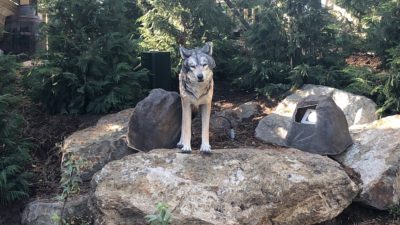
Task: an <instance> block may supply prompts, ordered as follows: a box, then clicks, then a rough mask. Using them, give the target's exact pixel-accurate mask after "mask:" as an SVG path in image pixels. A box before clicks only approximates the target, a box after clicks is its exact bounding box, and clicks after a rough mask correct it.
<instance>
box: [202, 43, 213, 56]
mask: <svg viewBox="0 0 400 225" xmlns="http://www.w3.org/2000/svg"><path fill="white" fill-rule="evenodd" d="M201 51H202V52H204V53H205V54H207V55H212V52H213V43H212V42H207V43H206V44H205V45H204V46H203V47H202V48H201Z"/></svg>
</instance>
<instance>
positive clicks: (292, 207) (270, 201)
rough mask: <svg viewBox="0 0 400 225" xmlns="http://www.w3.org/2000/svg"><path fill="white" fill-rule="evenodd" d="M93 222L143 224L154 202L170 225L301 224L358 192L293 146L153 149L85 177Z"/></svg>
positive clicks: (330, 164) (335, 168)
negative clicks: (166, 210)
mask: <svg viewBox="0 0 400 225" xmlns="http://www.w3.org/2000/svg"><path fill="white" fill-rule="evenodd" d="M91 185H92V193H91V201H90V202H91V211H92V213H93V215H94V218H95V224H96V225H100V224H119V225H131V224H146V223H145V219H144V216H145V215H148V214H153V213H155V205H156V204H157V203H159V202H164V203H166V204H168V205H169V206H170V209H171V210H172V211H173V212H172V218H173V223H172V224H174V225H187V224H191V225H193V224H198V225H200V224H215V225H234V224H235V225H237V224H242V225H245V224H266V225H269V224H271V225H272V224H274V225H279V224H286V225H289V224H290V225H308V224H315V223H318V222H322V221H325V220H329V219H332V218H334V217H336V216H337V215H338V214H339V213H341V212H342V210H343V209H344V208H346V207H347V206H348V205H349V204H350V203H351V202H352V200H353V198H354V197H355V196H356V195H357V193H358V187H357V185H355V184H354V182H353V181H352V180H351V179H350V178H349V177H348V176H347V174H346V173H345V172H344V171H343V170H342V168H341V166H340V165H339V164H338V163H337V162H335V161H333V160H331V159H329V158H327V157H323V156H320V155H315V154H310V153H305V152H302V151H299V150H295V149H284V148H282V149H264V150H256V149H224V150H215V151H214V153H213V154H212V155H211V156H204V155H201V154H199V153H197V151H195V152H194V153H193V154H191V155H188V154H180V153H177V151H176V150H167V149H160V150H153V151H151V152H149V153H147V154H145V153H139V154H135V155H130V156H126V157H124V158H123V159H121V160H117V161H113V162H110V163H109V164H107V165H106V166H105V167H104V168H103V169H102V170H101V171H99V172H98V173H96V174H95V176H93V179H92V184H91Z"/></svg>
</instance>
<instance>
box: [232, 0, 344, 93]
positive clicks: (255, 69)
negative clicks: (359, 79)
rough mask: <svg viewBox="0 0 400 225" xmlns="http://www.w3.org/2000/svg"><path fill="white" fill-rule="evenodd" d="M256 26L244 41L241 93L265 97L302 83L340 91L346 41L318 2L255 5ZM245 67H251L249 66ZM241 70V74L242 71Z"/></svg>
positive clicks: (264, 2)
mask: <svg viewBox="0 0 400 225" xmlns="http://www.w3.org/2000/svg"><path fill="white" fill-rule="evenodd" d="M252 7H258V9H259V10H260V13H259V16H258V20H257V23H255V24H253V25H252V28H251V29H250V30H249V31H248V32H247V33H246V35H245V41H246V42H245V44H246V47H247V48H248V49H249V50H250V51H249V52H248V53H247V55H244V56H243V57H242V58H241V59H242V61H243V63H242V64H240V63H237V64H236V65H245V66H242V68H241V69H242V71H241V74H240V76H239V77H238V78H237V79H236V80H235V82H234V83H235V84H237V85H238V86H239V87H241V88H245V89H254V90H256V91H258V92H259V93H261V94H264V95H267V96H269V97H272V96H276V95H279V94H282V93H284V92H286V91H288V90H289V89H290V88H292V89H295V88H298V87H300V86H301V85H303V84H304V83H312V84H322V85H329V86H335V87H336V86H340V85H341V84H342V83H343V80H344V79H342V77H341V73H340V72H339V71H340V66H341V65H343V62H344V60H343V54H344V52H343V51H342V52H340V51H338V49H340V48H341V47H342V45H343V44H345V43H347V42H346V40H345V39H344V38H343V39H340V40H339V41H338V37H341V30H340V28H339V26H333V25H332V24H333V23H334V22H337V21H335V20H334V18H333V17H332V16H331V15H330V14H329V13H328V11H326V9H324V8H322V7H321V4H320V1H316V0H309V1H298V0H292V1H271V2H270V1H259V5H257V6H255V5H252ZM249 65H250V66H249ZM243 69H244V70H243Z"/></svg>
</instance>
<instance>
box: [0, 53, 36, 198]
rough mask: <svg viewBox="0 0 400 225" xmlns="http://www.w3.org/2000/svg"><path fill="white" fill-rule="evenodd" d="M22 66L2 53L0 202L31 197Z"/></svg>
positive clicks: (0, 68) (0, 61)
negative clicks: (21, 107)
mask: <svg viewBox="0 0 400 225" xmlns="http://www.w3.org/2000/svg"><path fill="white" fill-rule="evenodd" d="M18 67H19V65H18V63H17V62H16V59H15V57H13V56H0V74H1V76H0V204H1V205H6V204H9V203H12V202H14V201H17V200H20V199H23V198H26V197H28V188H29V183H28V182H29V177H30V175H31V174H30V173H28V172H26V171H25V166H27V164H28V163H29V161H30V155H29V143H28V142H27V141H26V140H25V139H24V138H23V137H22V133H21V132H22V125H23V119H22V117H21V116H20V115H18V114H17V112H16V106H17V104H18V102H19V100H20V97H18V96H15V95H14V93H15V87H14V83H15V79H16V77H15V73H16V70H17V69H18Z"/></svg>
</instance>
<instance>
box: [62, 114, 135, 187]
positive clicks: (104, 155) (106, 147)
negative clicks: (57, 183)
mask: <svg viewBox="0 0 400 225" xmlns="http://www.w3.org/2000/svg"><path fill="white" fill-rule="evenodd" d="M133 111H134V109H126V110H123V111H121V112H118V113H115V114H110V115H106V116H104V117H102V118H101V119H99V121H98V122H97V124H96V125H95V126H92V127H88V128H86V129H83V130H80V131H77V132H75V133H73V134H72V135H70V136H69V137H67V138H66V139H65V140H64V144H63V146H62V147H61V152H62V163H61V170H62V171H64V170H66V169H67V168H66V167H65V163H66V162H67V161H68V160H70V159H71V158H73V159H81V160H82V161H83V164H84V166H83V168H82V170H81V178H82V179H83V180H87V181H88V180H90V179H91V178H92V176H93V174H94V173H95V172H97V171H98V170H100V169H101V168H102V167H103V166H104V165H105V164H106V163H107V162H109V161H111V160H115V159H120V158H122V157H123V156H125V155H128V154H131V153H133V152H135V151H133V150H132V149H130V148H129V147H128V145H127V144H126V141H125V138H124V136H126V133H127V130H128V122H129V118H130V116H131V115H132V113H133Z"/></svg>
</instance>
